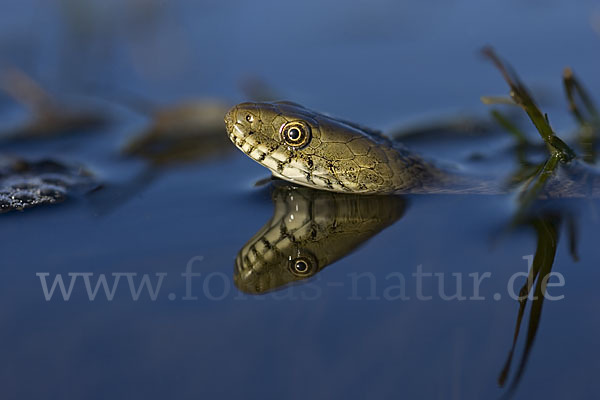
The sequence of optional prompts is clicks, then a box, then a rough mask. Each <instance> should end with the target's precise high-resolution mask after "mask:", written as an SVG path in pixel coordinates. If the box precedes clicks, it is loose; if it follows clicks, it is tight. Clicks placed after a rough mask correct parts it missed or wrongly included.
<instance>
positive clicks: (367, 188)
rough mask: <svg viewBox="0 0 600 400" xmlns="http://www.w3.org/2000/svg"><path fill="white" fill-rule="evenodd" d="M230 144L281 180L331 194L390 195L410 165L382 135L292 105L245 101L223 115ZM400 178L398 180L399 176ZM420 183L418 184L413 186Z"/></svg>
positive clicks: (297, 105)
mask: <svg viewBox="0 0 600 400" xmlns="http://www.w3.org/2000/svg"><path fill="white" fill-rule="evenodd" d="M225 125H226V126H227V132H228V134H229V137H230V139H231V141H232V142H233V143H234V144H235V145H236V146H237V147H238V148H239V149H240V150H241V151H243V152H244V153H245V154H246V155H247V156H249V157H250V158H252V159H253V160H255V161H256V162H258V163H259V164H261V165H263V166H264V167H266V168H268V169H270V170H271V171H272V172H273V175H275V176H276V177H278V178H282V179H285V180H287V181H290V182H293V183H296V184H299V185H303V186H308V187H312V188H315V189H321V190H328V191H333V192H342V193H344V192H346V193H348V192H350V193H390V192H393V191H394V190H395V189H397V188H398V186H400V185H401V184H402V183H403V182H400V184H399V182H397V180H398V177H400V178H401V179H405V178H406V177H407V176H409V175H406V174H402V175H401V174H396V173H395V171H400V170H401V169H402V168H404V167H405V166H406V165H407V164H411V163H412V161H411V160H409V159H408V158H407V157H406V156H405V154H403V153H402V152H401V151H399V150H398V147H397V146H394V145H393V144H392V142H391V141H390V140H389V139H387V138H385V137H384V136H382V135H380V134H379V133H377V132H375V131H372V130H369V129H366V128H364V127H361V126H359V125H356V124H353V123H350V122H347V121H343V120H339V119H336V118H333V117H330V116H327V115H324V114H319V113H317V112H314V111H312V110H309V109H307V108H305V107H303V106H301V105H299V104H295V103H291V102H275V103H241V104H238V105H237V106H235V107H233V108H232V109H231V110H229V112H228V113H227V115H226V116H225ZM395 175H397V176H395ZM410 183H416V182H410Z"/></svg>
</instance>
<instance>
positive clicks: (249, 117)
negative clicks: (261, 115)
mask: <svg viewBox="0 0 600 400" xmlns="http://www.w3.org/2000/svg"><path fill="white" fill-rule="evenodd" d="M246 121H248V122H250V123H251V122H253V121H254V116H253V115H252V114H246Z"/></svg>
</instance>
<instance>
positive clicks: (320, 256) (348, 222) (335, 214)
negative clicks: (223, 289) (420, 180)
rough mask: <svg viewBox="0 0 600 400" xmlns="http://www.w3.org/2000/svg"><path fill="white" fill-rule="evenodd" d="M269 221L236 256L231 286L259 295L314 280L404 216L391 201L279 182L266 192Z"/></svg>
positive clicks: (400, 207)
mask: <svg viewBox="0 0 600 400" xmlns="http://www.w3.org/2000/svg"><path fill="white" fill-rule="evenodd" d="M272 200H273V202H274V205H275V207H274V212H273V216H272V217H271V219H270V220H269V221H268V222H267V223H266V224H265V226H263V227H262V228H261V229H260V230H259V231H258V232H257V233H256V234H255V235H254V236H253V237H252V238H251V239H250V240H249V241H248V242H247V243H246V244H245V245H244V247H242V249H241V250H240V251H239V253H238V255H237V258H236V267H235V271H234V283H235V285H236V286H237V287H238V288H239V289H240V290H241V291H243V292H246V293H250V294H261V293H265V292H269V291H272V290H276V289H279V288H282V287H285V286H286V285H288V284H291V283H294V282H299V281H302V280H304V279H308V278H310V277H313V276H315V274H317V273H318V272H319V271H321V270H322V269H323V268H325V267H326V266H328V265H330V264H331V263H333V262H335V261H337V260H339V259H340V258H343V257H345V256H346V255H348V254H349V253H351V252H352V251H353V250H355V249H356V248H357V247H358V246H360V245H361V244H362V243H364V242H366V241H367V240H368V239H369V238H371V237H373V236H374V235H376V234H377V233H378V232H380V231H381V230H382V229H384V228H386V227H387V226H389V225H391V224H392V223H394V222H395V221H396V220H397V219H399V218H400V217H401V216H402V214H403V212H404V201H403V199H402V198H400V197H397V196H361V195H347V194H338V193H331V192H324V191H320V190H313V189H308V188H304V187H293V186H290V185H288V184H285V183H280V184H276V185H275V186H274V189H273V192H272Z"/></svg>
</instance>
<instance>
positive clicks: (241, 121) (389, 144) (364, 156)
mask: <svg viewBox="0 0 600 400" xmlns="http://www.w3.org/2000/svg"><path fill="white" fill-rule="evenodd" d="M225 125H226V128H227V132H228V134H229V137H230V139H231V141H232V142H233V143H234V144H235V145H236V146H237V147H238V148H239V149H240V150H241V151H242V152H244V153H245V154H246V155H248V156H249V157H250V158H252V159H253V160H255V161H256V162H258V163H260V164H261V165H263V166H264V167H266V168H268V169H270V170H271V171H272V173H273V175H274V176H275V177H278V178H281V179H284V180H286V181H290V182H292V183H294V184H297V185H302V186H308V187H311V188H314V189H320V190H327V191H331V192H339V193H353V194H405V193H447V194H500V193H506V192H507V190H506V188H503V187H502V185H501V184H499V183H498V182H493V181H488V180H483V179H479V178H475V177H470V176H467V175H465V174H463V173H460V172H458V171H452V170H450V169H448V168H442V167H440V166H438V165H437V164H436V163H434V162H431V161H428V160H425V159H424V158H422V157H421V156H419V155H417V154H415V153H413V152H411V151H410V150H408V149H407V148H405V147H404V146H403V145H402V144H400V143H399V142H397V141H393V140H391V139H389V138H387V137H386V136H384V135H382V134H381V133H379V132H377V131H374V130H372V129H369V128H365V127H363V126H360V125H358V124H355V123H353V122H348V121H344V120H341V119H337V118H334V117H331V116H328V115H325V114H321V113H318V112H315V111H312V110H310V109H308V108H305V107H303V106H301V105H299V104H296V103H292V102H287V101H282V102H272V103H241V104H238V105H237V106H234V107H233V108H231V109H230V110H229V111H228V112H227V114H226V115H225ZM541 197H551V198H560V197H600V176H599V175H598V174H595V173H593V171H592V170H591V169H590V168H586V167H585V166H583V165H581V163H578V162H572V163H570V164H569V165H567V166H566V168H559V169H558V172H557V173H556V174H554V176H552V177H551V179H549V180H548V182H547V184H546V186H545V190H544V193H543V195H542V196H541Z"/></svg>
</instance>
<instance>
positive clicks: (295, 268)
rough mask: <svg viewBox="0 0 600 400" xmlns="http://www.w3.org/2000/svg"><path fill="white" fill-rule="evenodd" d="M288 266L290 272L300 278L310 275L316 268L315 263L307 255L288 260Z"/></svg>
mask: <svg viewBox="0 0 600 400" xmlns="http://www.w3.org/2000/svg"><path fill="white" fill-rule="evenodd" d="M289 267H290V271H291V273H292V274H294V275H296V276H298V277H301V278H305V277H308V276H310V275H312V274H313V273H314V272H315V270H316V268H315V263H314V262H313V260H311V259H310V258H308V257H298V258H296V259H293V260H290V266H289Z"/></svg>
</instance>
